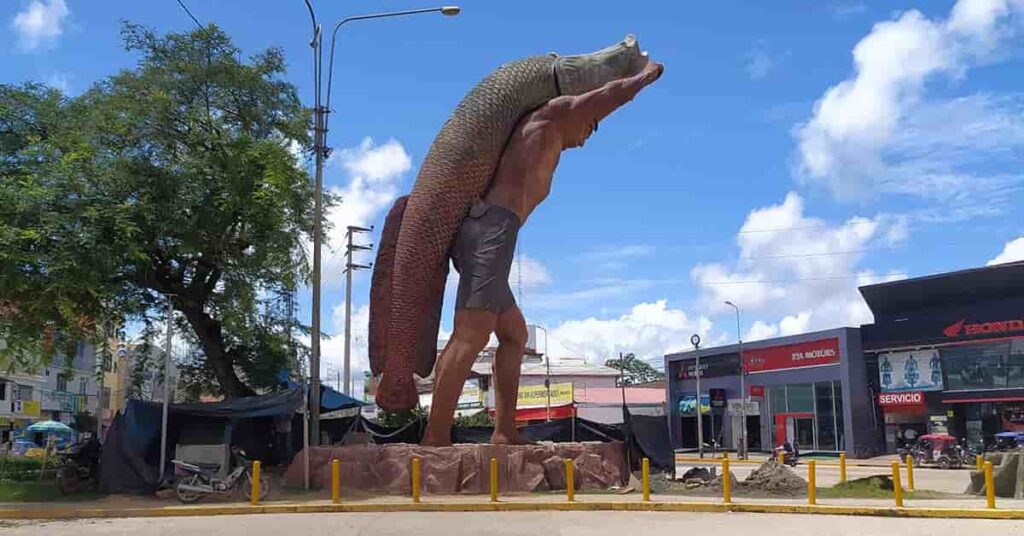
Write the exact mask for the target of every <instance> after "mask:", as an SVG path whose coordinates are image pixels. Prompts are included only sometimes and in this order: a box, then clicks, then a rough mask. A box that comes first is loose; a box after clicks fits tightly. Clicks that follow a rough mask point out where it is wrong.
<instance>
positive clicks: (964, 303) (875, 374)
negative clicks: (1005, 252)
mask: <svg viewBox="0 0 1024 536" xmlns="http://www.w3.org/2000/svg"><path fill="white" fill-rule="evenodd" d="M861 294H862V295H863V297H864V300H865V301H866V303H867V305H868V306H869V307H870V309H871V311H872V313H873V314H874V319H875V321H874V323H872V324H868V325H864V326H861V327H859V328H854V327H850V328H840V329H834V330H828V331H821V332H816V333H807V334H802V335H797V336H792V337H781V338H775V339H770V340H762V341H757V342H753V343H748V344H744V345H743V347H742V356H741V355H740V348H739V347H738V346H737V345H730V346H722V347H716V348H710V349H703V348H702V349H700V355H699V358H700V367H699V369H698V367H697V357H698V356H697V354H696V353H695V352H694V351H689V352H683V353H678V354H671V355H667V356H665V370H666V373H667V375H668V379H669V381H668V382H667V387H666V389H667V390H668V398H667V402H668V405H669V408H668V409H669V415H670V417H669V432H670V437H671V439H672V442H673V445H674V446H675V447H676V448H696V446H697V418H698V415H700V418H701V419H702V427H703V432H704V438H705V442H706V443H711V442H712V441H715V442H717V443H718V444H719V445H721V446H723V447H724V448H727V449H730V450H733V449H738V448H739V446H740V441H741V438H742V437H743V429H744V428H746V432H747V433H746V435H747V443H748V446H749V448H750V449H751V450H761V451H768V450H771V449H772V448H773V447H775V446H776V445H779V444H781V443H783V442H785V441H789V442H791V443H795V444H797V445H798V446H799V448H800V449H801V450H803V451H809V450H815V451H833V452H834V451H845V452H847V453H849V454H850V455H851V456H858V457H861V456H869V455H874V454H880V453H883V452H894V451H895V449H896V448H898V447H899V446H901V445H902V444H903V443H904V442H906V441H912V440H913V439H914V438H916V437H917V436H919V435H922V434H924V433H929V432H933V433H943V432H948V433H951V434H953V435H956V436H957V437H961V438H965V439H967V440H969V441H971V442H975V443H981V442H984V441H991V440H992V437H993V436H994V434H996V433H998V432H1001V431H1016V430H1020V431H1024V262H1018V263H1010V264H1003V265H997V266H992V267H986V268H979V269H974V270H965V271H961V272H954V273H948V274H940V275H935V276H928V277H921V278H915V279H907V280H903V281H897V282H892V283H883V284H879V285H870V286H866V287H862V288H861ZM698 370H699V373H700V374H701V381H700V383H701V386H700V391H701V393H700V396H698V393H697V385H696V384H697V374H698ZM741 371H742V372H743V373H744V374H743V377H742V378H741V375H740V374H741ZM743 387H745V392H744V391H743V390H742V388H743Z"/></svg>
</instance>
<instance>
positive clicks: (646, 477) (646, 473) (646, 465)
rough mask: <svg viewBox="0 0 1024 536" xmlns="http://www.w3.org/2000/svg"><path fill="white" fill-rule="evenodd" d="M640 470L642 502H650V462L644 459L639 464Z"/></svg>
mask: <svg viewBox="0 0 1024 536" xmlns="http://www.w3.org/2000/svg"><path fill="white" fill-rule="evenodd" d="M640 468H641V470H642V472H641V475H642V478H643V480H642V484H643V487H644V502H650V501H651V460H649V459H647V458H644V459H643V461H642V462H641V464H640Z"/></svg>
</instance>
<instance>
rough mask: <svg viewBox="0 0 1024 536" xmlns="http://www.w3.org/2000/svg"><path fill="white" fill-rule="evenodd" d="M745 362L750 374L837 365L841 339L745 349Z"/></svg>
mask: <svg viewBox="0 0 1024 536" xmlns="http://www.w3.org/2000/svg"><path fill="white" fill-rule="evenodd" d="M743 362H744V364H745V365H746V367H745V368H746V370H747V372H748V373H749V374H757V373H759V372H770V371H775V370H787V369H795V368H804V367H820V366H823V365H835V364H837V363H839V339H836V338H832V339H822V340H818V341H810V342H801V343H796V344H787V345H784V346H772V347H770V348H756V349H752V350H744V351H743Z"/></svg>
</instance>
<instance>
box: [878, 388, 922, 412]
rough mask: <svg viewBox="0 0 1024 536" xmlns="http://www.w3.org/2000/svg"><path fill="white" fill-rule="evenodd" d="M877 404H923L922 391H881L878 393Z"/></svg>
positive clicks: (891, 406) (897, 405) (906, 405)
mask: <svg viewBox="0 0 1024 536" xmlns="http://www.w3.org/2000/svg"><path fill="white" fill-rule="evenodd" d="M878 405H879V406H882V407H883V408H897V407H909V406H923V405H924V392H923V391H907V392H902V393H882V394H880V395H878Z"/></svg>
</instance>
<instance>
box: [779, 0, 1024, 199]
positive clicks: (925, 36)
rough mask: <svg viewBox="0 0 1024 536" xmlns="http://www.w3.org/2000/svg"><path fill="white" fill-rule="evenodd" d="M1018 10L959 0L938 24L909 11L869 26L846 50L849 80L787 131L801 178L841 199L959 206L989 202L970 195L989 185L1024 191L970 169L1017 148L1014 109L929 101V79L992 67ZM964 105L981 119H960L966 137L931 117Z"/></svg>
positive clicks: (1011, 4) (1001, 1)
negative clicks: (883, 196) (891, 198)
mask: <svg viewBox="0 0 1024 536" xmlns="http://www.w3.org/2000/svg"><path fill="white" fill-rule="evenodd" d="M1022 8H1024V2H1022V1H1021V0H960V1H959V2H957V4H956V5H955V6H954V7H953V9H952V11H951V12H950V14H949V16H948V17H946V18H945V19H929V18H927V17H925V16H924V15H922V14H921V13H920V12H918V11H915V10H911V11H907V12H904V13H902V14H899V15H898V16H897V17H896V18H895V19H893V20H888V21H884V22H880V23H878V24H876V25H875V26H874V27H873V28H872V30H871V32H870V33H869V34H868V35H867V36H865V37H864V38H863V39H861V41H860V42H859V43H857V45H856V46H855V47H854V49H853V60H854V75H853V76H852V77H851V78H848V79H846V80H844V81H842V82H840V83H838V84H836V85H835V86H833V87H831V88H829V90H828V91H826V92H825V94H824V95H823V96H822V97H821V99H819V100H818V102H817V103H816V104H815V107H814V114H813V116H812V117H811V118H810V120H809V121H807V122H806V123H804V124H802V125H799V126H798V127H797V129H796V130H795V136H796V139H797V142H798V153H799V154H798V157H799V158H798V160H799V163H798V175H799V176H800V178H801V179H803V180H805V181H808V182H815V183H821V184H824V185H825V186H827V187H828V188H829V189H831V190H832V191H833V192H834V193H835V194H837V195H839V196H849V195H861V194H862V193H863V192H865V191H875V192H880V193H904V194H911V195H916V196H922V197H926V198H929V199H932V198H934V197H936V196H939V197H940V199H937V200H938V201H944V200H948V197H950V196H955V197H957V202H958V203H959V204H963V203H965V202H966V201H969V202H971V203H973V204H980V205H982V206H986V205H987V204H988V203H989V201H988V200H989V199H991V198H992V196H991V195H980V194H979V193H978V192H981V191H987V189H988V188H990V187H991V186H992V185H993V183H995V184H998V185H1000V186H1001V187H1003V188H1009V187H1012V186H1013V185H1019V184H1021V183H1022V182H1024V178H1022V177H1021V176H1013V177H1008V176H991V175H990V174H989V173H986V172H985V171H984V170H979V169H976V167H978V166H975V164H976V163H977V162H978V160H979V159H985V158H986V155H989V154H991V153H992V152H994V151H995V152H998V151H1005V149H1007V148H1008V147H1018V148H1019V146H1020V142H1021V139H1020V136H1019V134H1020V120H1019V119H1017V116H1019V113H1016V114H1015V113H1014V112H1019V111H1020V109H1021V107H1020V106H1019V105H1017V103H1016V102H1014V103H1006V102H1000V100H999V99H998V98H995V99H993V98H991V97H986V96H984V95H974V96H970V97H967V100H966V101H958V100H956V99H953V100H943V99H930V100H929V99H928V98H927V97H928V95H927V83H928V82H929V81H930V80H931V79H933V78H935V77H938V76H940V75H943V76H945V77H946V78H947V79H951V80H956V79H960V78H963V77H964V76H965V75H966V74H967V72H968V71H969V70H970V69H971V68H973V67H976V66H979V65H983V64H986V63H989V62H992V61H997V60H999V59H1000V56H999V54H1000V53H1002V52H1003V48H1004V47H1002V46H1001V45H1002V44H1003V43H1004V41H1005V40H1006V39H1007V38H1008V37H1009V36H1011V35H1012V34H1013V30H1014V29H1015V28H1014V27H1013V26H1012V25H1013V24H1016V22H1017V20H1016V19H1017V18H1018V17H1014V16H1011V15H1019V14H1020V12H1021V9H1022ZM1011 104H1012V106H1011ZM967 106H972V107H973V108H974V109H975V110H978V109H980V110H981V111H983V112H984V113H982V114H980V115H974V116H971V115H969V114H967V115H965V117H967V118H970V125H971V126H972V128H961V126H960V125H958V126H957V128H955V129H951V128H949V127H948V125H950V124H952V123H951V121H950V118H949V117H948V116H947V115H945V114H944V113H936V112H937V111H939V112H941V111H942V110H943V109H944V108H949V107H953V108H956V107H960V108H965V107H967ZM967 156H970V158H965V157H967ZM941 197H946V198H947V199H941ZM971 210H974V209H971ZM965 215H969V214H965Z"/></svg>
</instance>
